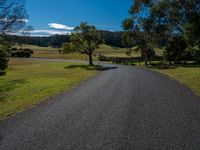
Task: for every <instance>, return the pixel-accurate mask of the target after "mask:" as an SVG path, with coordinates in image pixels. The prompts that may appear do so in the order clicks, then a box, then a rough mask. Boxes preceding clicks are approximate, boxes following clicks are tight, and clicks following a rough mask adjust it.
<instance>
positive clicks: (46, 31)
mask: <svg viewBox="0 0 200 150" xmlns="http://www.w3.org/2000/svg"><path fill="white" fill-rule="evenodd" d="M29 32H30V33H31V34H33V35H34V34H37V35H56V34H58V35H67V34H71V32H70V31H59V30H32V31H29Z"/></svg>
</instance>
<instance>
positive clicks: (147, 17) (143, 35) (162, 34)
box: [123, 0, 200, 64]
mask: <svg viewBox="0 0 200 150" xmlns="http://www.w3.org/2000/svg"><path fill="white" fill-rule="evenodd" d="M129 13H130V15H131V17H130V18H128V19H125V20H124V21H123V28H124V30H125V31H126V32H129V34H127V33H126V35H124V37H123V38H124V39H125V41H126V42H132V41H133V40H130V39H131V38H133V39H136V41H137V42H136V45H137V46H138V48H139V49H140V50H141V51H143V55H144V58H145V64H147V58H148V49H149V48H150V47H157V46H158V47H162V48H165V52H164V57H165V59H166V60H167V61H168V62H169V64H172V62H174V63H180V62H181V61H186V60H193V61H195V62H199V51H200V50H199V49H200V1H191V0H184V1H182V0H176V1H171V0H163V1H160V0H156V1H155V0H134V1H133V4H132V6H131V8H130V10H129ZM130 32H131V34H130ZM127 37H128V38H127ZM137 39H138V40H137ZM128 45H130V44H128Z"/></svg>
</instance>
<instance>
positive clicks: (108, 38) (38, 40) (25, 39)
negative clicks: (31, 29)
mask: <svg viewBox="0 0 200 150" xmlns="http://www.w3.org/2000/svg"><path fill="white" fill-rule="evenodd" d="M99 32H100V33H101V35H102V38H103V41H104V43H105V44H107V45H110V46H114V47H121V48H122V47H124V46H123V43H122V40H121V36H122V34H123V32H122V31H118V32H111V31H104V30H99ZM5 38H6V39H7V40H8V41H10V42H12V43H14V44H15V43H20V44H29V45H36V46H41V47H49V46H51V47H54V48H58V47H60V46H61V45H62V44H63V43H65V42H68V41H69V39H70V35H54V36H50V37H31V36H17V35H6V36H5Z"/></svg>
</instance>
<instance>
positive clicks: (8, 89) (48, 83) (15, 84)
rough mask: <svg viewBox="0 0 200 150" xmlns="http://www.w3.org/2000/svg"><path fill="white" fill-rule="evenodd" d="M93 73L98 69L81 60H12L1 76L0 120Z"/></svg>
mask: <svg viewBox="0 0 200 150" xmlns="http://www.w3.org/2000/svg"><path fill="white" fill-rule="evenodd" d="M94 74H96V71H95V70H93V69H92V68H89V66H87V65H81V64H79V63H66V62H48V61H37V60H34V61H33V60H27V59H11V60H10V63H9V68H8V70H7V74H6V75H5V76H0V119H1V118H4V117H6V116H8V115H11V114H13V113H16V112H18V111H21V110H23V109H24V108H26V107H29V106H32V105H34V104H37V103H38V102H40V101H41V100H42V99H44V98H45V97H48V96H52V95H55V94H57V93H59V92H62V91H65V90H69V89H70V88H72V87H73V86H75V85H76V84H78V83H79V82H80V81H82V80H85V79H87V78H89V77H91V76H92V75H94Z"/></svg>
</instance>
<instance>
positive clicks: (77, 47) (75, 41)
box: [63, 23, 102, 65]
mask: <svg viewBox="0 0 200 150" xmlns="http://www.w3.org/2000/svg"><path fill="white" fill-rule="evenodd" d="M101 42H102V39H101V34H100V33H99V32H98V31H97V30H96V28H95V26H91V25H88V24H87V23H81V24H80V25H79V26H77V27H76V28H75V29H74V32H73V33H72V35H71V37H70V43H69V44H64V47H63V49H64V50H65V52H66V50H69V51H77V52H80V53H82V54H86V55H88V57H89V64H90V65H93V61H92V55H93V52H94V50H95V49H97V48H98V47H99V44H100V43H101Z"/></svg>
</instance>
